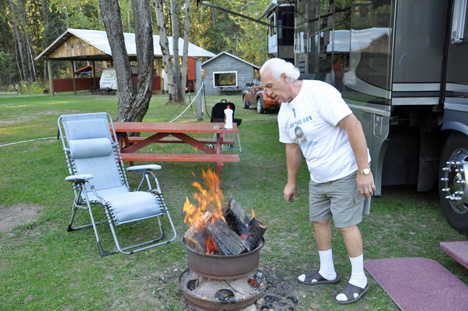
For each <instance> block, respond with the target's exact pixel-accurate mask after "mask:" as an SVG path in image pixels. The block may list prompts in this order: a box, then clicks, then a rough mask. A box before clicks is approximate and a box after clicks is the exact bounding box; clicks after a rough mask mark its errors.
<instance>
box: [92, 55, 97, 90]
mask: <svg viewBox="0 0 468 311" xmlns="http://www.w3.org/2000/svg"><path fill="white" fill-rule="evenodd" d="M91 63H92V66H93V91H95V90H96V68H94V60H93V61H92V62H91Z"/></svg>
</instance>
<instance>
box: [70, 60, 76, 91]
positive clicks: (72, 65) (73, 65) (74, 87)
mask: <svg viewBox="0 0 468 311" xmlns="http://www.w3.org/2000/svg"><path fill="white" fill-rule="evenodd" d="M71 69H72V70H71V71H72V79H73V93H74V94H75V95H76V81H75V61H74V60H72V61H71Z"/></svg>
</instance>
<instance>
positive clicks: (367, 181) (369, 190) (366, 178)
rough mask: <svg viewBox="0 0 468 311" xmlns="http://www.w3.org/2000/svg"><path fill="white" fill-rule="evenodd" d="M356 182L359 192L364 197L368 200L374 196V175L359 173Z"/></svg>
mask: <svg viewBox="0 0 468 311" xmlns="http://www.w3.org/2000/svg"><path fill="white" fill-rule="evenodd" d="M356 182H357V187H358V190H359V192H360V193H361V195H362V196H363V197H366V198H368V197H370V196H372V195H373V194H374V191H375V184H374V176H372V173H369V175H364V174H359V173H358V174H357V177H356Z"/></svg>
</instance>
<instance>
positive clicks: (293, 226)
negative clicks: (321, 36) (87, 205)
mask: <svg viewBox="0 0 468 311" xmlns="http://www.w3.org/2000/svg"><path fill="white" fill-rule="evenodd" d="M221 98H226V99H228V100H229V101H232V102H234V103H235V104H236V108H237V109H236V115H235V116H236V117H237V118H241V119H242V124H241V126H240V128H239V129H240V135H241V141H242V148H243V153H242V154H241V155H240V159H241V161H240V162H239V163H226V164H225V169H224V171H223V172H222V173H221V182H222V185H221V189H222V191H223V193H224V196H225V198H226V199H227V198H230V197H233V198H235V199H236V200H237V201H238V202H239V203H240V204H241V205H242V206H243V207H244V208H246V210H248V211H250V209H251V208H252V209H254V210H255V214H256V216H257V218H258V219H259V220H260V221H262V222H263V223H264V224H265V225H267V226H268V230H267V231H266V234H265V241H266V242H265V246H264V247H263V249H262V251H261V254H260V268H261V269H262V270H263V271H264V272H265V274H266V276H267V280H268V282H269V285H268V286H269V288H270V289H271V290H270V291H269V293H270V292H271V293H276V294H278V297H294V298H295V299H297V303H293V302H291V301H293V299H290V300H289V302H291V303H289V304H286V299H284V301H283V302H284V303H285V305H284V306H281V305H280V304H278V303H272V306H273V307H274V310H288V309H287V308H289V307H290V306H292V307H293V308H294V310H398V307H397V305H396V304H395V303H394V302H393V301H392V299H391V298H390V297H389V296H388V295H387V294H386V293H385V292H384V291H383V290H382V289H381V288H380V286H379V285H378V284H377V283H376V282H375V281H374V280H373V279H372V278H371V277H370V275H368V277H369V282H370V290H369V291H368V293H367V294H366V295H365V296H364V298H363V299H361V300H360V301H358V302H357V303H354V304H351V305H348V306H341V305H337V304H336V303H335V302H334V299H333V298H334V296H335V293H336V292H338V291H339V290H340V289H341V288H342V287H343V286H344V285H345V283H344V282H343V281H342V282H341V283H340V284H337V285H330V286H328V287H327V286H325V287H323V286H322V287H310V286H304V285H300V284H299V283H297V282H296V277H297V276H298V275H300V274H302V273H303V272H305V271H311V270H315V269H318V253H317V249H316V246H315V240H314V236H313V231H312V224H311V223H310V222H309V221H308V190H307V184H308V172H307V169H306V167H305V165H303V166H302V168H301V171H300V175H299V177H298V185H299V198H298V200H297V201H296V202H294V203H287V202H285V201H284V200H283V199H282V190H283V187H284V184H285V181H286V165H285V156H284V146H283V145H282V144H281V143H279V142H278V129H277V123H276V113H267V114H262V115H260V114H257V112H256V110H255V109H248V110H246V109H243V104H242V99H241V97H240V96H223V97H214V96H207V98H206V108H207V110H208V113H209V112H210V111H211V107H212V106H213V104H214V103H216V102H217V101H219V100H220V99H221ZM166 101H167V97H166V96H154V97H153V99H152V101H151V104H150V108H149V111H148V113H147V115H146V116H145V119H144V121H170V120H172V119H173V118H175V117H176V116H177V115H179V114H180V113H181V112H182V111H183V110H184V109H185V107H186V106H181V107H179V106H174V105H166V104H165V103H166ZM100 111H105V112H108V113H109V114H110V115H112V116H114V115H115V114H116V111H117V97H116V96H84V95H80V96H56V97H50V96H7V95H0V173H1V176H2V178H1V179H0V229H2V228H3V232H0V310H108V309H111V308H113V309H116V310H187V308H188V307H187V305H186V303H185V300H184V298H183V295H182V294H181V293H180V291H179V289H178V279H179V276H180V274H181V273H182V272H183V271H184V270H185V269H187V254H186V250H185V248H184V246H183V244H182V242H181V241H182V238H181V237H182V236H183V234H184V233H185V231H186V230H187V225H186V224H184V222H183V219H184V214H183V212H182V207H183V204H184V202H185V200H186V197H188V198H189V199H193V197H192V194H193V193H194V192H195V191H196V189H195V188H194V187H193V186H192V183H193V182H194V181H198V182H201V183H203V180H202V170H205V171H206V170H207V169H208V168H211V169H212V170H214V169H215V165H214V164H206V163H171V162H167V163H161V165H162V167H163V169H162V170H161V171H160V173H159V174H158V177H159V179H160V181H161V184H162V189H163V192H164V195H165V198H166V202H167V204H168V206H169V209H170V211H171V215H172V218H173V220H174V222H175V224H176V228H177V231H178V234H179V237H178V239H177V241H176V242H175V243H172V244H169V245H165V246H161V247H158V248H156V249H151V250H148V251H144V252H140V253H136V254H133V255H129V256H125V255H121V254H115V255H112V256H107V257H100V255H99V252H98V249H97V245H96V240H95V237H94V233H93V231H92V230H81V231H77V232H67V231H66V229H67V226H68V222H69V217H70V215H71V206H72V200H73V191H72V187H71V185H70V184H69V183H66V182H65V180H64V178H65V177H66V176H67V174H68V169H67V166H66V162H65V157H64V153H63V151H62V146H61V142H60V141H58V140H57V139H56V137H57V118H58V117H59V116H60V115H62V114H72V113H85V112H100ZM184 121H185V122H187V121H191V122H195V121H196V117H195V111H193V110H192V109H191V108H189V109H188V110H187V111H186V112H185V113H184V114H183V115H182V116H181V117H180V118H179V119H178V120H177V121H176V122H184ZM202 122H209V117H208V115H207V114H205V117H204V121H202ZM233 138H234V137H233ZM236 139H237V138H236ZM158 148H159V147H158ZM164 148H166V147H164ZM168 148H170V147H168ZM177 148H180V147H177ZM236 150H237V149H236V148H235V149H234V151H236ZM129 177H130V178H131V180H132V181H133V182H136V179H135V178H134V177H133V176H130V175H129ZM85 216H86V212H83V217H82V219H83V220H86V219H87V218H86V217H85ZM18 220H19V221H18ZM17 222H18V223H19V224H18V225H16V226H14V227H11V225H15V224H16V223H17ZM152 229H153V228H152V227H151V226H150V223H146V222H145V223H143V224H142V226H131V228H129V229H124V232H123V233H124V234H127V235H128V236H130V237H131V236H134V237H139V236H140V235H147V234H148V232H149V230H152ZM360 229H361V231H362V235H363V238H364V248H365V253H364V256H365V259H380V258H395V257H427V258H431V259H434V260H436V261H438V262H439V263H440V264H442V265H443V266H444V267H445V268H447V269H448V270H449V271H451V272H452V273H453V274H455V275H456V276H457V277H458V278H459V279H460V280H462V281H463V282H465V283H467V284H468V270H467V269H465V268H463V267H462V266H461V265H460V264H458V263H457V262H455V261H454V260H453V259H452V258H450V257H449V256H448V255H446V254H445V253H444V252H442V251H441V250H440V249H439V242H441V241H457V240H466V239H467V238H466V237H465V236H462V235H460V234H458V233H457V232H456V231H455V230H453V229H452V228H451V227H450V226H449V225H448V224H447V222H446V220H445V219H444V217H443V215H442V212H441V209H440V206H439V201H438V198H437V193H436V192H429V193H418V192H416V191H415V189H414V188H413V187H384V188H383V191H382V197H380V198H373V200H372V208H371V214H370V215H369V216H366V217H365V218H364V221H363V222H362V224H361V225H360ZM102 238H103V239H105V240H106V241H107V242H106V243H108V244H107V245H111V243H110V239H111V235H110V232H109V231H108V230H106V228H104V227H103V236H102ZM334 257H335V258H334V259H335V263H336V269H337V272H338V274H339V275H340V276H341V278H342V279H344V280H347V278H348V277H349V273H350V264H349V260H348V257H347V254H346V249H345V247H344V244H343V242H342V239H341V237H340V236H339V234H338V232H337V231H336V230H334ZM267 304H268V300H266V299H262V300H261V301H260V303H259V304H258V306H259V307H261V306H266V305H267Z"/></svg>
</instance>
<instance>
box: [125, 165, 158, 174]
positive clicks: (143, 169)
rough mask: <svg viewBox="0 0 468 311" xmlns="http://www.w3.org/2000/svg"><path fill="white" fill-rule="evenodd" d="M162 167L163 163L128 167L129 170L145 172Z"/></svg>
mask: <svg viewBox="0 0 468 311" xmlns="http://www.w3.org/2000/svg"><path fill="white" fill-rule="evenodd" d="M160 169H161V165H157V164H146V165H135V166H130V167H127V172H136V173H142V174H145V173H146V172H147V171H150V170H160Z"/></svg>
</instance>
